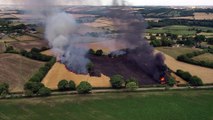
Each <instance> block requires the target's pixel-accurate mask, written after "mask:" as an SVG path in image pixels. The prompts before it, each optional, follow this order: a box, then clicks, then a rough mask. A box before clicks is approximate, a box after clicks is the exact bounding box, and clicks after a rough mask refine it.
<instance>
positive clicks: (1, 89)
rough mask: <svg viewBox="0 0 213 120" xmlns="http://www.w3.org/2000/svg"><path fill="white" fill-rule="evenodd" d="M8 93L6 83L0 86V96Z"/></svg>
mask: <svg viewBox="0 0 213 120" xmlns="http://www.w3.org/2000/svg"><path fill="white" fill-rule="evenodd" d="M8 93H9V85H8V84H6V83H1V84H0V95H3V94H4V95H5V94H8Z"/></svg>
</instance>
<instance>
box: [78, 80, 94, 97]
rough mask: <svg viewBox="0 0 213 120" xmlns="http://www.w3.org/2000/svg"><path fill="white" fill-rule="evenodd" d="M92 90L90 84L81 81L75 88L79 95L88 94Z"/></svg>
mask: <svg viewBox="0 0 213 120" xmlns="http://www.w3.org/2000/svg"><path fill="white" fill-rule="evenodd" d="M91 90H92V86H91V85H90V83H88V82H86V81H82V82H81V83H80V84H79V85H78V86H77V91H78V93H79V94H86V93H89V92H90V91H91Z"/></svg>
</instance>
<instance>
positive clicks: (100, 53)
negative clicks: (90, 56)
mask: <svg viewBox="0 0 213 120" xmlns="http://www.w3.org/2000/svg"><path fill="white" fill-rule="evenodd" d="M103 53H104V52H103V51H102V50H97V51H96V52H95V55H97V56H102V55H103Z"/></svg>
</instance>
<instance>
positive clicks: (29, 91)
mask: <svg viewBox="0 0 213 120" xmlns="http://www.w3.org/2000/svg"><path fill="white" fill-rule="evenodd" d="M24 94H25V96H26V97H32V96H33V92H32V91H31V90H25V91H24Z"/></svg>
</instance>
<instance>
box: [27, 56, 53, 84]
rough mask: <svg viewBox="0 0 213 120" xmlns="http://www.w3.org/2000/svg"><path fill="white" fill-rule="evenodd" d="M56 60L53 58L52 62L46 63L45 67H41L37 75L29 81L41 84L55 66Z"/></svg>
mask: <svg viewBox="0 0 213 120" xmlns="http://www.w3.org/2000/svg"><path fill="white" fill-rule="evenodd" d="M55 62H56V58H55V57H52V58H51V59H50V61H48V62H47V63H45V65H44V66H43V67H41V68H40V69H39V70H38V72H37V73H36V74H34V75H33V76H32V77H31V79H30V80H29V81H31V82H41V81H42V80H43V78H44V77H45V76H46V74H47V73H48V71H49V70H50V69H51V68H52V66H53V65H54V64H55Z"/></svg>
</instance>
